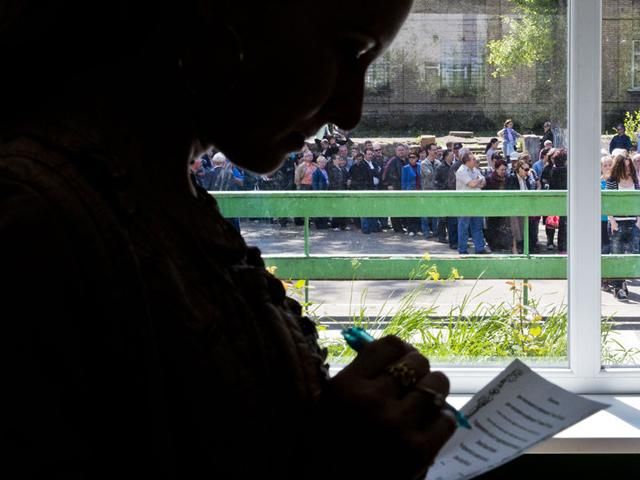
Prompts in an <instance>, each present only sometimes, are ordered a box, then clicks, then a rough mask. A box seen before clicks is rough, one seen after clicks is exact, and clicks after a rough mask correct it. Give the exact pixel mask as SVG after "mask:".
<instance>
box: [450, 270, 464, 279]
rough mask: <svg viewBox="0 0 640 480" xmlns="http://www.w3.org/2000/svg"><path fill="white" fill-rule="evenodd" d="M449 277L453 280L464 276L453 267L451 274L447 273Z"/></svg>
mask: <svg viewBox="0 0 640 480" xmlns="http://www.w3.org/2000/svg"><path fill="white" fill-rule="evenodd" d="M449 278H451V279H453V280H461V279H463V278H464V277H463V276H462V275H460V272H458V269H457V268H455V267H453V268H452V269H451V274H450V275H449Z"/></svg>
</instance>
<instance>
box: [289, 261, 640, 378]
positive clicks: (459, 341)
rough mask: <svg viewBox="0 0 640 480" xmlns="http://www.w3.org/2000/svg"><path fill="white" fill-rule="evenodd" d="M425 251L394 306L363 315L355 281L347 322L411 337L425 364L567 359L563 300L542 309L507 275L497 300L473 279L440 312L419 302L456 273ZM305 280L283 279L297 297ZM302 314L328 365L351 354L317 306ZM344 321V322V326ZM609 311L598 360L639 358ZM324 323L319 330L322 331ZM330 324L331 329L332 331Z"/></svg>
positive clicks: (553, 362)
mask: <svg viewBox="0 0 640 480" xmlns="http://www.w3.org/2000/svg"><path fill="white" fill-rule="evenodd" d="M428 260H429V259H428V256H426V257H425V258H424V259H423V261H422V262H421V263H420V265H419V266H418V268H417V269H416V271H415V272H414V274H413V275H412V278H411V279H410V282H411V283H412V284H413V285H414V288H412V289H411V290H410V291H409V292H408V293H406V294H405V295H404V296H403V297H402V298H401V299H400V301H399V303H398V305H397V307H396V308H392V307H391V306H389V305H387V304H384V305H383V306H382V307H381V308H380V309H379V311H378V312H377V313H376V314H375V315H372V316H369V315H367V314H366V312H367V309H366V308H365V306H366V304H367V301H366V291H365V292H364V293H363V294H362V296H361V298H360V299H359V302H358V303H355V304H354V301H353V300H354V299H353V282H352V286H351V306H350V310H349V311H350V313H349V323H350V325H351V326H360V327H363V328H365V329H367V330H369V331H370V332H371V333H372V334H373V335H374V336H375V337H381V336H384V335H397V336H398V337H400V338H402V339H403V340H405V341H407V342H409V343H411V344H412V345H414V346H415V348H416V349H418V350H419V351H420V352H421V353H422V354H424V355H425V356H427V357H428V358H429V359H430V361H431V363H432V364H434V365H440V366H445V365H449V366H455V365H458V366H460V365H466V366H468V365H482V366H488V365H504V364H506V363H508V362H509V361H510V360H511V359H513V358H526V359H527V361H528V363H530V364H537V365H566V364H567V363H568V353H567V346H568V343H567V340H568V330H567V327H568V324H567V305H566V304H561V305H557V306H555V307H552V308H548V307H547V308H546V309H545V311H544V312H543V311H542V306H541V305H540V304H539V301H538V300H537V299H536V298H535V297H533V295H532V294H531V292H532V285H531V284H530V283H527V282H526V281H516V280H514V281H509V282H507V283H508V284H509V286H510V292H511V299H509V301H504V302H501V303H498V304H489V303H486V302H483V301H478V300H479V299H480V298H483V297H485V296H486V293H487V291H488V290H489V289H485V290H481V291H479V290H478V281H476V283H475V285H474V287H473V288H472V289H471V291H470V292H469V293H467V294H466V295H465V296H464V298H463V300H462V302H461V303H460V304H459V305H457V306H455V307H452V308H451V309H450V310H449V312H448V313H447V314H446V315H444V316H442V315H438V314H437V310H438V309H437V306H436V302H437V299H436V300H434V301H433V303H432V304H430V305H426V306H425V305H424V303H423V302H419V301H418V300H419V298H424V295H425V294H429V292H430V288H429V286H430V284H431V283H430V282H442V281H444V282H455V281H456V280H458V279H460V278H461V277H460V276H459V275H458V273H457V271H455V269H453V270H452V272H451V273H450V274H449V276H448V277H447V278H445V279H443V278H441V277H440V274H439V272H438V271H437V270H436V269H435V267H434V266H432V265H431V266H430V265H429V264H428ZM296 286H297V287H304V283H301V282H300V281H298V282H297V283H290V284H288V291H289V294H290V295H291V296H292V297H294V298H296V299H298V300H300V299H302V298H303V291H302V289H301V288H296ZM525 289H528V290H529V292H530V293H529V295H528V296H529V298H528V300H527V301H525ZM303 306H304V307H305V310H306V312H307V314H308V315H309V316H310V317H311V318H313V319H314V320H315V321H316V323H317V324H318V325H319V328H320V329H321V343H322V344H323V346H324V347H326V348H327V349H328V351H329V362H330V364H332V365H336V364H338V365H343V364H346V363H348V362H350V361H351V360H352V358H353V357H354V355H355V354H354V352H353V351H352V350H351V349H350V348H348V347H347V346H346V344H345V342H344V341H343V340H342V337H341V336H339V335H327V332H328V331H329V330H328V326H330V324H331V322H332V319H330V318H326V317H325V318H319V317H318V316H316V315H315V313H314V312H315V311H316V309H317V307H318V306H317V305H314V304H313V303H312V302H308V303H307V304H304V305H303ZM343 326H344V325H343ZM613 326H614V322H613V320H612V319H611V318H607V319H603V321H602V323H601V332H602V342H601V344H602V346H603V347H602V362H603V364H605V365H609V366H620V365H625V366H627V365H638V364H640V349H639V348H629V347H625V346H624V345H623V344H622V343H621V342H620V340H619V339H618V338H617V336H618V332H617V331H616V330H614V329H613ZM322 330H324V331H322ZM336 332H337V330H333V332H332V333H336Z"/></svg>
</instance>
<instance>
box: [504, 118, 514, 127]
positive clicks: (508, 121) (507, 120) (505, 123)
mask: <svg viewBox="0 0 640 480" xmlns="http://www.w3.org/2000/svg"><path fill="white" fill-rule="evenodd" d="M510 123H513V120H511V119H510V118H507V119H506V120H505V121H504V126H505V128H506V127H507V125H509V124H510Z"/></svg>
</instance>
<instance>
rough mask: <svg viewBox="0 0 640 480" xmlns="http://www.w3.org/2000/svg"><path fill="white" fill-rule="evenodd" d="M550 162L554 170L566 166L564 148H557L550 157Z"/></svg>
mask: <svg viewBox="0 0 640 480" xmlns="http://www.w3.org/2000/svg"><path fill="white" fill-rule="evenodd" d="M551 160H552V161H553V165H554V166H555V167H556V168H562V167H566V166H567V151H566V150H565V149H564V148H557V149H555V150H554V151H553V154H552V155H551Z"/></svg>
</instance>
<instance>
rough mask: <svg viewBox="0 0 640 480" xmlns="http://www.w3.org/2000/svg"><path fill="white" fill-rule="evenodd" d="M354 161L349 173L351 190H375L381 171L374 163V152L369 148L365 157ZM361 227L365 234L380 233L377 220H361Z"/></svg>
mask: <svg viewBox="0 0 640 480" xmlns="http://www.w3.org/2000/svg"><path fill="white" fill-rule="evenodd" d="M354 160H355V163H354V164H353V166H352V167H351V170H350V171H349V178H350V180H351V190H375V187H376V181H377V180H378V178H379V175H380V170H379V169H378V168H377V167H376V165H375V164H374V163H373V150H372V149H370V148H368V149H367V150H366V151H365V154H364V155H362V154H358V155H356V157H355V159H354ZM360 226H361V228H362V233H365V234H369V233H371V232H377V231H379V227H378V221H377V219H375V218H371V217H363V218H361V219H360Z"/></svg>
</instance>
